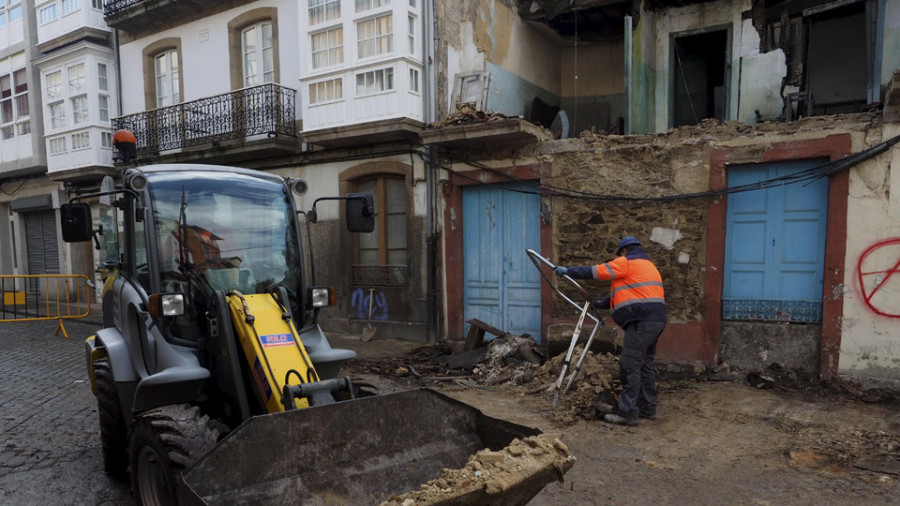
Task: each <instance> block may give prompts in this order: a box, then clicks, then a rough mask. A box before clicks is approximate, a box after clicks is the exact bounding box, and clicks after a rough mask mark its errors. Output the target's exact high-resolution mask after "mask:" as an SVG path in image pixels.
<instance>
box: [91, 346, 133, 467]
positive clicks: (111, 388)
mask: <svg viewBox="0 0 900 506" xmlns="http://www.w3.org/2000/svg"><path fill="white" fill-rule="evenodd" d="M94 383H95V385H96V387H97V414H98V415H99V417H100V448H101V451H102V452H103V470H104V471H106V474H107V475H108V476H109V477H110V478H112V479H114V480H116V481H127V480H128V426H127V425H126V423H125V417H123V416H122V409H121V407H120V404H119V395H118V393H117V392H116V385H115V382H114V381H113V375H112V368H110V365H109V359H108V358H101V359H98V360H95V361H94Z"/></svg>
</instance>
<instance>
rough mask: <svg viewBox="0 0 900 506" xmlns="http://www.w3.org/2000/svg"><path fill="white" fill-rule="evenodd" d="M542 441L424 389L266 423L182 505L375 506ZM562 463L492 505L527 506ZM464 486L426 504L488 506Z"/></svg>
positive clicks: (182, 483)
mask: <svg viewBox="0 0 900 506" xmlns="http://www.w3.org/2000/svg"><path fill="white" fill-rule="evenodd" d="M540 433H541V431H540V430H538V429H534V428H529V427H525V426H522V425H517V424H514V423H510V422H506V421H503V420H498V419H495V418H491V417H488V416H486V415H484V414H483V413H481V412H480V411H478V410H477V409H475V408H473V407H471V406H469V405H467V404H464V403H461V402H459V401H456V400H454V399H451V398H449V397H447V396H445V395H443V394H440V393H438V392H435V391H433V390H428V389H419V390H410V391H406V392H399V393H391V394H384V395H378V396H373V397H365V398H361V399H356V400H350V401H344V402H339V403H336V404H330V405H325V406H317V407H311V408H306V409H300V410H293V411H287V412H282V413H274V414H269V415H262V416H257V417H253V418H251V419H250V420H248V421H246V422H245V423H244V424H242V425H241V426H240V427H238V428H237V429H235V430H234V431H233V432H232V433H231V434H229V435H228V436H227V437H226V438H225V439H223V440H222V441H221V442H220V443H219V444H218V445H217V446H216V447H215V448H214V449H213V450H212V451H211V452H210V453H209V454H207V455H206V456H205V457H203V458H202V459H200V460H199V461H198V462H197V463H196V464H195V465H194V466H192V467H190V468H189V469H187V470H185V471H184V472H183V473H182V474H181V477H180V478H179V484H178V499H179V504H207V505H218V504H223V505H224V504H228V505H236V504H266V505H277V504H292V505H296V504H303V505H307V504H309V505H339V504H346V505H366V504H371V505H378V504H379V503H381V502H383V501H385V500H387V499H388V498H389V497H390V496H392V495H395V494H403V493H406V492H409V491H418V490H419V489H420V486H421V485H423V484H425V483H426V482H428V481H431V480H435V479H436V478H439V477H440V476H441V473H442V471H444V472H446V471H447V470H448V469H455V468H461V467H463V466H465V465H466V463H467V460H469V458H470V456H472V455H473V454H475V453H476V452H479V450H485V449H488V450H489V451H491V452H490V453H492V454H494V455H495V456H496V455H497V454H498V451H500V450H504V449H505V447H506V446H507V445H509V444H510V443H511V442H514V441H515V440H517V439H523V438H528V437H529V436H535V435H538V434H540ZM540 437H543V436H540ZM557 442H558V440H557ZM560 446H561V447H562V448H563V449H564V452H563V453H566V454H567V453H568V451H567V450H565V447H564V445H561V443H560ZM488 450H485V451H483V452H482V453H488ZM509 453H511V454H516V455H519V454H521V451H515V452H513V451H510V452H509ZM565 458H566V459H568V460H566V463H565V464H564V465H559V464H558V463H556V464H554V463H552V462H551V461H550V460H547V462H548V463H547V464H546V465H542V466H540V469H536V470H534V471H533V472H532V471H528V472H527V473H525V474H526V476H524V477H521V479H518V480H515V483H513V481H511V480H506V481H505V482H504V483H503V484H502V486H501V487H500V488H502V489H503V490H502V492H500V493H497V490H494V491H493V493H494V496H492V498H491V500H490V503H491V504H525V503H527V502H528V501H529V500H530V499H531V498H532V497H534V495H536V494H537V493H538V492H540V490H541V489H542V488H543V487H544V486H545V485H546V484H547V483H549V482H551V481H556V480H558V479H559V480H561V478H562V473H564V472H565V471H567V470H568V469H569V468H570V467H571V466H572V463H573V462H574V457H571V455H569V454H567V455H566V456H565ZM538 460H539V459H538ZM479 466H480V464H479ZM514 467H517V468H518V469H520V470H521V469H522V466H514ZM526 467H527V466H526ZM485 472H487V470H485ZM480 473H481V471H479V473H477V474H480ZM472 474H473V476H472V477H473V478H474V475H475V474H476V473H472ZM520 474H521V473H520ZM470 485H471V484H470ZM445 486H446V484H445ZM421 488H423V489H424V488H425V487H421ZM464 488H465V487H462V486H460V493H459V494H457V495H453V494H451V495H450V496H447V495H446V494H444V498H445V499H447V501H445V502H435V503H432V504H484V503H485V499H484V497H483V494H484V491H482V492H481V494H482V497H480V496H478V490H475V491H474V492H475V494H474V495H473V493H472V492H473V490H472V489H473V488H478V487H472V486H470V487H468V489H466V490H463V489H464ZM482 488H488V487H487V486H485V487H482ZM493 488H494V489H497V486H496V485H494V486H493ZM445 492H446V489H445ZM419 504H421V503H419Z"/></svg>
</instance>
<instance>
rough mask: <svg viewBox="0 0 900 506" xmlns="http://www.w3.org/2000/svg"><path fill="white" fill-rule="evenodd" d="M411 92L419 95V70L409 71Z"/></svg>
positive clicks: (412, 69)
mask: <svg viewBox="0 0 900 506" xmlns="http://www.w3.org/2000/svg"><path fill="white" fill-rule="evenodd" d="M409 91H410V92H412V93H416V94H418V93H419V69H414V68H411V69H409Z"/></svg>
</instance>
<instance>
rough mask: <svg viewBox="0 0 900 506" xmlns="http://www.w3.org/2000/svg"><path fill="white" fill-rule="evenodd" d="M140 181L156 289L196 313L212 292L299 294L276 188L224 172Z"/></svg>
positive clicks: (282, 194) (294, 247)
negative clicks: (149, 215)
mask: <svg viewBox="0 0 900 506" xmlns="http://www.w3.org/2000/svg"><path fill="white" fill-rule="evenodd" d="M147 176H148V177H147V179H148V186H147V187H148V190H149V192H150V205H151V206H152V209H153V216H154V226H155V235H156V244H157V262H158V271H159V273H160V281H161V288H162V291H173V292H183V293H185V294H187V295H188V297H190V298H194V300H193V301H192V302H193V304H192V305H195V306H197V307H196V309H198V310H202V309H203V306H205V301H204V300H203V299H205V298H208V296H209V293H210V292H211V291H212V290H223V291H228V290H238V291H240V292H242V293H244V294H254V293H268V292H270V291H272V289H273V288H275V287H276V286H278V285H283V286H285V288H287V290H288V293H290V294H291V295H292V296H293V295H295V294H297V293H299V290H300V286H299V282H300V275H299V273H298V272H297V270H298V269H300V263H299V261H298V259H297V258H296V255H297V253H298V252H299V251H300V248H299V244H298V238H297V236H296V233H295V230H296V229H295V227H294V219H295V218H294V213H293V212H292V208H291V205H290V201H289V200H288V199H289V195H288V194H287V193H286V191H285V186H284V185H282V184H280V183H279V182H278V181H272V180H269V179H263V178H257V177H253V176H248V175H244V174H236V173H229V172H216V173H201V172H190V171H185V172H164V173H155V174H153V173H151V174H148V175H147ZM294 302H295V303H296V301H294Z"/></svg>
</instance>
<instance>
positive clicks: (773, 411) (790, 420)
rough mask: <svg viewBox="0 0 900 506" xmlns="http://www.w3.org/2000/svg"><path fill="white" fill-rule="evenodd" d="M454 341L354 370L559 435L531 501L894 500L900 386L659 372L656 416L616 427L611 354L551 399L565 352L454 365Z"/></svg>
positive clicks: (790, 374)
mask: <svg viewBox="0 0 900 506" xmlns="http://www.w3.org/2000/svg"><path fill="white" fill-rule="evenodd" d="M447 353H449V350H446V349H442V348H441V347H437V346H428V347H421V348H415V349H412V350H409V351H403V352H399V353H398V354H397V355H396V356H391V357H380V358H373V357H366V355H365V354H364V353H361V354H360V357H359V358H358V359H355V360H353V361H351V362H350V364H349V367H348V372H349V373H350V375H351V376H353V377H355V378H356V380H357V381H358V382H366V383H369V384H370V385H371V386H372V388H374V389H376V390H381V391H387V390H391V389H402V388H410V387H416V386H427V387H429V388H434V389H436V390H438V391H440V392H442V393H444V394H446V395H449V396H451V397H454V398H456V399H458V400H460V401H463V402H466V403H468V404H471V405H473V406H475V407H477V408H479V409H480V410H482V411H483V412H484V413H485V414H487V415H489V416H493V417H496V418H501V419H504V420H509V421H512V422H516V423H520V424H523V425H528V426H533V427H539V428H540V429H542V430H543V431H544V432H550V433H560V434H562V438H561V439H562V442H563V443H564V444H565V445H566V446H567V447H568V448H569V449H570V450H571V451H572V452H573V453H574V454H575V456H576V458H577V462H576V463H575V465H574V467H573V468H572V469H571V470H570V471H569V472H568V473H567V474H566V475H565V480H564V482H563V483H560V484H551V485H548V486H547V487H546V488H545V489H544V490H543V491H542V492H541V493H540V494H539V495H538V496H537V497H535V498H534V500H533V501H532V502H531V503H530V504H533V505H552V506H557V505H571V504H649V503H657V504H686V503H692V504H723V503H725V504H761V505H768V504H773V505H774V504H801V505H802V504H823V503H827V504H900V490H898V485H900V402H898V397H897V395H896V393H895V392H890V391H868V392H866V391H861V390H859V389H857V388H856V387H854V386H853V385H848V384H842V383H840V382H820V381H817V380H814V379H811V378H809V377H806V376H804V375H803V374H800V373H798V372H795V371H784V370H781V369H779V368H778V367H777V366H776V367H773V368H770V369H768V370H765V371H750V372H743V371H727V370H724V371H718V372H717V373H716V374H712V375H708V374H705V373H703V374H698V375H693V374H690V375H685V374H678V375H673V374H666V373H665V372H663V373H662V374H661V379H660V382H659V390H660V395H659V397H660V405H659V413H658V415H659V416H658V419H657V420H655V421H649V420H641V423H640V424H639V425H638V426H637V427H622V426H615V425H610V424H607V423H604V422H602V421H600V420H599V419H598V416H602V413H603V412H605V411H606V410H608V409H610V407H611V406H610V404H614V403H615V396H616V395H617V393H618V388H619V385H618V381H617V379H616V378H617V371H618V369H617V368H618V363H617V360H616V357H615V356H613V355H609V354H603V353H598V354H594V353H592V352H590V351H589V352H588V354H587V355H586V359H585V360H584V363H583V365H582V367H581V374H580V375H579V376H578V378H577V380H576V381H575V383H574V384H573V387H572V390H571V391H570V392H569V393H568V394H566V395H563V396H561V397H560V399H559V403H558V405H557V407H556V409H553V408H552V398H553V386H552V385H553V383H554V381H555V379H556V376H557V375H558V373H559V368H560V365H561V362H562V358H563V357H562V356H560V355H557V356H554V357H549V358H550V360H546V361H542V363H540V364H533V363H530V362H528V361H527V360H522V359H521V358H517V357H516V358H510V359H507V360H503V359H500V360H494V361H493V363H491V361H490V360H486V361H483V362H480V363H478V364H477V365H474V366H471V367H455V368H449V367H448V360H450V359H449V357H448V356H447V355H446V354H447ZM579 356H580V350H576V352H575V354H574V357H576V358H577V357H579ZM451 362H452V360H451ZM573 366H574V364H573ZM570 370H571V369H570Z"/></svg>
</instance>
